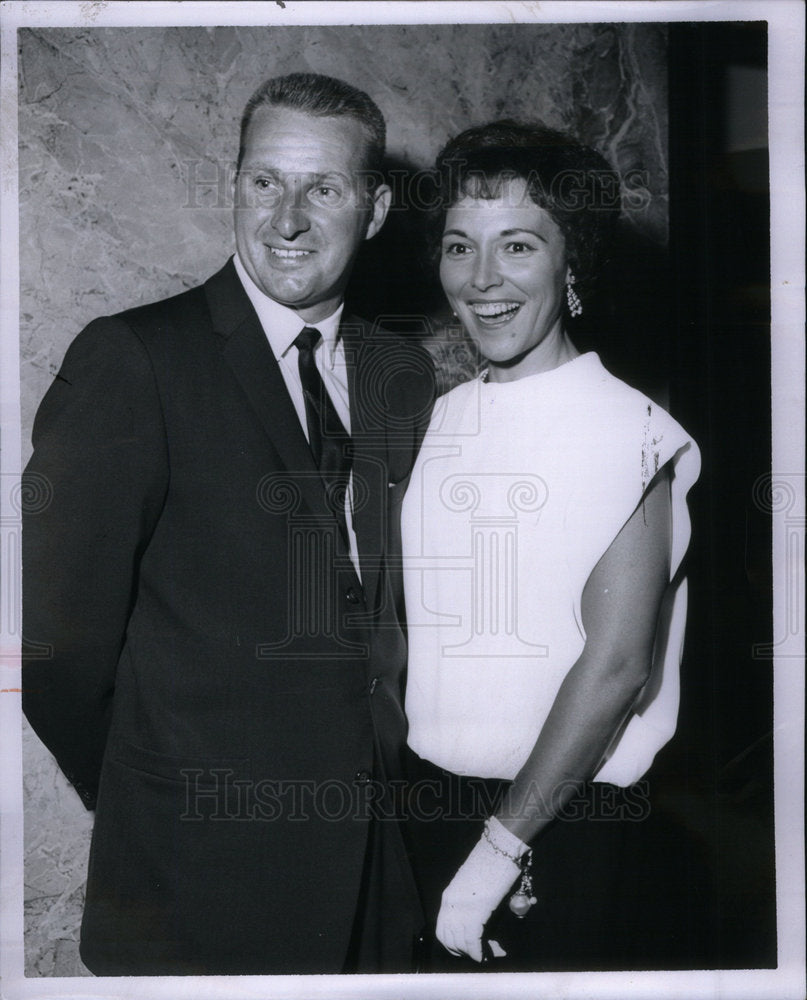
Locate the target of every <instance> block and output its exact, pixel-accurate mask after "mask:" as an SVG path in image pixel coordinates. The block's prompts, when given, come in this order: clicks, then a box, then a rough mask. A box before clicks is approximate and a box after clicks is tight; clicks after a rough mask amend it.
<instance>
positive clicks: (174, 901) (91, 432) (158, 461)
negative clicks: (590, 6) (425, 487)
mask: <svg viewBox="0 0 807 1000" xmlns="http://www.w3.org/2000/svg"><path fill="white" fill-rule="evenodd" d="M384 142H385V126H384V121H383V118H382V116H381V114H380V112H379V111H378V109H377V107H376V106H375V104H373V102H372V101H371V100H370V98H369V97H367V95H366V94H364V93H362V92H360V91H357V90H356V89H355V88H353V87H351V86H349V85H347V84H345V83H343V82H341V81H338V80H333V79H330V78H327V77H322V76H316V75H312V74H293V75H291V76H288V77H281V78H276V79H272V80H269V81H267V83H265V84H264V85H263V86H262V87H261V88H259V90H258V91H257V92H256V93H255V95H254V96H253V97H252V99H251V100H250V102H249V103H248V105H247V108H246V110H245V113H244V117H243V120H242V128H241V146H240V151H239V159H238V169H237V176H236V181H235V190H234V195H235V237H236V248H237V253H236V256H235V258H234V259H231V260H230V261H228V263H227V264H226V265H225V266H224V267H223V268H222V270H221V271H219V272H218V273H217V274H215V275H214V276H213V277H212V278H210V279H209V280H208V281H207V282H205V284H204V285H202V286H201V287H200V288H197V289H193V290H191V291H189V292H185V293H183V294H181V295H178V296H176V297H174V298H171V299H167V300H165V301H162V302H157V303H155V304H152V305H148V306H144V307H141V308H137V309H132V310H129V311H127V312H124V313H122V314H120V315H118V316H114V317H111V318H110V317H108V318H104V319H99V320H96V321H95V322H93V323H91V324H90V325H89V326H88V327H87V328H86V329H85V330H84V331H83V332H82V333H81V334H80V335H79V336H78V338H77V339H76V340H75V341H74V342H73V344H72V345H71V347H70V349H69V350H68V352H67V355H66V357H65V360H64V363H63V366H62V369H61V371H60V373H59V375H58V376H57V378H56V380H55V382H54V384H53V386H52V387H51V389H50V391H49V392H48V394H47V396H46V398H45V400H44V402H43V404H42V406H41V409H40V411H39V413H38V415H37V420H36V423H35V427H34V434H33V440H34V453H33V457H32V459H31V462H30V464H29V466H28V469H27V470H26V474H27V475H40V476H45V477H47V479H48V480H49V481H50V484H51V488H52V493H53V500H52V503H51V504H50V506H49V507H48V508H47V510H45V511H43V512H41V513H38V514H35V515H34V514H32V515H31V516H30V517H29V518H28V520H27V521H26V523H25V525H24V539H25V541H24V553H23V571H24V581H25V582H24V597H23V600H24V634H25V637H26V641H25V663H24V682H23V683H24V695H23V704H24V708H25V712H26V714H27V716H28V718H29V720H30V722H31V724H32V725H33V727H34V729H35V730H36V731H37V733H38V734H39V735H40V737H41V738H42V740H43V741H44V742H45V744H46V745H47V746H48V747H49V748H50V749H51V751H52V752H53V753H54V755H55V756H56V759H57V760H58V762H59V764H60V766H61V767H62V769H63V771H64V772H65V774H66V775H67V777H68V779H69V780H70V781H71V782H72V783H73V785H74V786H75V788H76V790H77V791H78V792H79V794H80V795H81V797H82V799H83V801H84V803H85V805H86V806H87V807H88V808H95V810H96V815H95V826H94V831H93V843H92V849H91V855H90V863H89V872H88V881H87V896H86V904H85V911H84V919H83V922H82V937H81V955H82V958H83V959H84V962H85V963H86V965H87V966H88V967H89V968H90V969H91V970H92V971H93V972H96V973H97V974H101V975H144V974H145V975H148V974H155V975H156V974H192V973H193V974H198V973H202V974H204V973H210V974H214V973H215V974H231V973H253V974H258V973H332V972H340V971H366V972H375V971H392V972H405V971H408V970H409V968H410V960H411V955H412V947H413V941H414V939H415V936H416V934H417V932H418V930H419V924H420V919H421V915H420V913H419V907H418V903H417V899H416V894H415V891H414V888H413V883H412V878H411V872H410V868H409V863H408V860H407V855H406V852H405V850H404V848H403V844H402V841H401V838H400V830H399V828H398V825H397V823H396V822H393V821H390V819H389V817H390V816H391V815H392V813H393V809H392V799H391V789H392V787H393V786H394V784H395V781H396V780H397V778H398V775H399V773H400V772H399V768H400V758H401V755H402V748H403V745H404V739H405V722H404V717H403V713H402V710H401V683H402V671H403V664H404V649H405V647H404V641H403V635H402V631H401V626H400V623H399V621H398V616H397V611H396V609H397V608H399V607H400V579H399V572H400V561H399V549H398V545H399V539H398V525H397V522H396V513H397V511H396V505H397V504H399V503H400V499H401V492H402V490H403V488H404V487H405V483H406V479H407V476H408V474H409V471H410V469H411V465H412V461H413V459H414V455H415V452H416V449H417V446H418V443H419V439H420V436H421V434H422V431H423V429H424V424H425V421H426V419H427V417H428V411H429V408H430V404H431V399H432V391H433V382H432V377H431V366H430V363H429V362H428V359H427V356H426V355H425V354H424V353H423V352H422V351H421V350H420V349H419V348H418V347H416V346H414V345H412V344H409V343H406V342H404V341H401V340H399V339H398V338H395V337H393V336H391V335H389V334H387V333H386V332H384V331H380V330H373V329H371V328H370V326H369V325H368V324H367V323H365V322H364V321H362V320H359V319H356V318H355V317H346V316H344V315H342V305H343V298H344V293H345V287H346V285H347V282H348V278H349V275H350V271H351V268H352V265H353V261H354V258H355V256H356V253H357V251H358V250H359V247H360V246H361V244H362V242H363V241H364V240H365V239H369V238H370V237H372V236H373V235H374V234H375V233H377V232H378V230H379V229H380V227H381V225H382V224H383V222H384V218H385V215H386V213H387V209H388V207H389V201H390V191H389V189H388V188H387V187H386V186H385V185H384V184H382V183H380V182H379V172H378V168H379V165H380V161H381V158H382V156H383V152H384ZM390 511H393V514H392V515H390V514H389V512H390ZM396 557H398V562H397V568H396Z"/></svg>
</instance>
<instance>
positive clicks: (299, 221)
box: [271, 189, 311, 240]
mask: <svg viewBox="0 0 807 1000" xmlns="http://www.w3.org/2000/svg"><path fill="white" fill-rule="evenodd" d="M271 222H272V228H273V229H274V230H275V231H276V232H277V233H279V234H280V235H281V236H282V237H283V239H284V240H293V239H294V237H295V236H299V235H300V233H304V232H307V230H309V229H310V228H311V222H310V220H309V218H308V215H307V213H306V211H305V207H304V206H303V203H302V197H301V193H300V192H297V191H294V190H288V189H287V190H286V191H284V192H283V195H282V196H281V198H280V200H279V201H278V203H277V205H276V206H275V210H274V212H273V213H272V217H271Z"/></svg>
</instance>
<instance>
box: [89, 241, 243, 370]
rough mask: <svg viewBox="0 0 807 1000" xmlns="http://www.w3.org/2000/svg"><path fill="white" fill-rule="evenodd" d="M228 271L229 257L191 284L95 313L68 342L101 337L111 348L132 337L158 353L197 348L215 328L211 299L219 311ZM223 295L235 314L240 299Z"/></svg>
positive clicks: (228, 274)
mask: <svg viewBox="0 0 807 1000" xmlns="http://www.w3.org/2000/svg"><path fill="white" fill-rule="evenodd" d="M230 271H232V273H233V274H234V273H235V272H234V269H233V268H232V262H231V261H228V263H227V264H225V265H224V267H223V268H222V269H221V270H220V271H218V272H217V273H216V274H214V275H212V276H211V277H210V278H208V279H207V280H206V281H204V282H202V283H201V284H199V285H196V286H195V287H193V288H188V289H186V290H184V291H182V292H178V293H176V294H175V295H170V296H168V297H166V298H162V299H156V300H155V301H153V302H147V303H145V304H144V305H138V306H133V307H130V308H128V309H124V310H122V311H121V312H117V313H114V314H112V315H107V316H101V317H98V318H97V319H95V320H93V321H92V322H91V323H89V324H88V325H87V326H86V327H85V328H84V330H82V332H81V333H80V334H79V336H78V337H77V338H76V340H75V341H74V342H73V345H71V346H73V347H74V348H75V349H80V347H81V345H82V343H83V344H87V343H93V342H95V341H97V340H100V341H103V342H104V343H105V344H106V347H107V349H108V350H111V351H113V352H114V351H117V350H119V349H120V345H121V343H122V342H124V341H129V340H131V341H133V342H135V343H137V342H139V344H140V345H141V347H145V348H146V350H147V352H149V353H151V351H152V349H157V348H159V350H160V352H161V353H164V352H165V351H169V352H170V351H171V349H172V347H175V348H176V349H177V350H179V351H180V352H187V351H188V349H189V347H191V346H192V347H194V348H198V347H199V346H201V341H202V340H203V339H204V337H205V335H206V334H211V333H212V332H213V330H214V327H215V318H214V316H213V313H212V310H211V301H213V302H215V303H216V307H217V308H218V309H219V311H220V308H221V307H220V302H219V300H220V299H221V298H222V295H221V294H219V293H220V291H221V290H220V288H219V286H220V285H221V284H222V282H224V283H225V284H226V285H227V290H229V288H230V286H229V284H228V279H229V278H230ZM236 280H237V279H236ZM224 298H225V299H227V298H229V299H230V300H231V301H232V310H233V314H236V313H237V312H238V308H240V306H241V303H240V301H239V302H235V301H233V299H234V296H233V295H232V294H230V295H225V296H224Z"/></svg>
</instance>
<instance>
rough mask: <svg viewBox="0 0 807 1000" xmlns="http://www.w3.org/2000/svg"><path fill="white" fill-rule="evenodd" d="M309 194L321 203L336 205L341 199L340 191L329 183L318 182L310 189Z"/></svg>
mask: <svg viewBox="0 0 807 1000" xmlns="http://www.w3.org/2000/svg"><path fill="white" fill-rule="evenodd" d="M311 195H312V197H313V199H314V200H315V201H317V202H319V203H320V204H321V205H328V206H333V205H338V204H339V203H340V202H341V200H342V192H341V191H340V190H339V188H336V187H331V185H330V184H319V185H318V186H317V187H315V188H314V189H313V190H312V192H311Z"/></svg>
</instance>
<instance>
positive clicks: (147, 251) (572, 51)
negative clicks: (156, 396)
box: [19, 24, 667, 976]
mask: <svg viewBox="0 0 807 1000" xmlns="http://www.w3.org/2000/svg"><path fill="white" fill-rule="evenodd" d="M19 51H20V101H19V130H20V265H21V282H20V312H21V329H20V350H21V365H22V433H23V441H24V444H23V455H24V457H27V455H28V454H29V451H30V445H29V440H30V429H31V423H32V419H33V415H34V413H35V411H36V407H37V406H38V404H39V401H40V399H41V398H42V395H43V394H44V392H45V390H46V389H47V386H48V385H49V383H50V381H51V379H52V376H53V374H54V373H55V372H56V370H57V369H58V366H59V364H60V362H61V359H62V356H63V355H64V352H65V350H66V348H67V345H68V344H69V342H70V341H71V340H72V338H73V337H74V336H75V335H76V334H77V333H78V331H79V330H80V329H81V328H82V327H83V326H84V325H85V324H86V323H87V322H88V321H89V320H90V319H92V318H93V317H94V316H97V315H101V314H105V313H110V312H114V311H117V310H119V309H122V308H126V307H129V306H132V305H136V304H138V303H142V302H147V301H150V300H153V299H156V298H161V297H163V296H166V295H170V294H173V293H175V292H178V291H181V290H182V289H184V288H188V287H191V286H193V285H195V284H197V283H198V282H200V281H202V280H204V278H206V277H207V276H208V275H209V274H210V273H212V272H213V271H214V270H216V269H217V268H218V267H219V266H220V265H221V264H222V263H223V262H224V260H225V259H226V257H227V255H228V254H229V253H231V252H232V248H233V241H232V231H231V230H232V225H231V204H230V200H229V176H230V170H231V167H232V163H233V160H234V157H235V155H236V152H237V126H238V119H239V116H240V112H241V108H242V106H243V104H244V102H245V101H246V99H247V98H248V97H249V95H250V93H251V92H252V90H253V89H254V88H255V86H257V84H258V83H259V82H261V81H262V80H263V79H265V78H266V77H267V76H271V75H275V74H280V73H287V72H293V71H298V70H304V71H314V72H320V73H326V74H330V75H333V76H338V77H342V78H344V79H347V80H349V81H350V82H352V83H354V84H355V85H357V86H359V87H361V88H363V89H365V90H367V91H368V92H369V93H370V94H371V95H372V96H373V97H374V98H375V99H376V101H377V102H378V104H379V106H380V107H381V109H382V111H383V112H384V114H385V116H386V118H387V122H388V126H389V144H388V145H389V153H390V155H391V157H393V158H394V160H395V161H397V162H398V163H401V164H403V165H405V167H406V168H407V169H410V170H417V169H419V168H422V167H425V166H427V165H429V164H430V163H431V161H432V159H433V157H434V154H435V152H436V151H437V149H438V148H439V147H440V146H441V144H442V143H443V142H444V141H445V140H446V139H447V138H448V137H449V136H450V135H452V134H455V133H456V132H458V131H460V130H461V129H463V128H465V127H467V126H468V125H471V124H474V123H479V122H482V121H486V120H489V119H492V118H496V117H503V116H510V117H516V118H521V119H540V120H543V121H544V122H546V123H547V124H548V125H551V126H554V127H558V128H563V129H568V130H571V131H573V132H575V133H577V134H578V135H579V136H580V137H581V138H582V139H584V140H586V141H588V142H589V143H591V144H592V145H594V146H596V147H597V148H598V149H599V150H600V151H601V152H602V153H604V154H605V155H606V157H607V158H608V159H609V160H610V161H611V163H612V164H613V165H614V166H615V167H617V168H618V169H619V170H620V172H621V173H622V174H623V176H626V175H627V174H628V173H629V172H631V171H634V172H635V171H640V172H641V177H642V178H643V185H644V187H645V188H646V194H645V195H644V196H643V197H642V198H640V199H635V200H632V202H631V203H629V204H626V205H625V220H624V226H625V227H626V228H627V230H628V231H630V232H632V233H634V234H636V236H637V238H640V239H641V240H642V241H644V242H645V243H646V244H647V245H652V246H654V247H657V248H663V247H664V245H665V244H666V233H667V168H666V165H667V92H666V32H665V28H664V26H663V25H658V24H642V25H630V24H622V25H609V24H598V25H591V24H565V25H534V24H533V25H517V24H513V25H475V26H469V25H437V26H383V27H381V26H356V27H307V28H279V27H266V28H244V27H229V28H228V27H220V28H195V29H189V28H174V29H162V28H151V29H149V28H115V29H28V30H24V31H21V32H20V35H19ZM634 176H635V175H634ZM402 281H403V285H402ZM396 288H397V295H398V297H399V298H400V295H401V289H402V288H403V292H404V293H411V294H412V295H413V297H414V298H417V296H416V290H415V289H408V288H407V286H406V276H404V277H403V278H401V277H400V276H399V277H398V281H397V284H396ZM24 746H25V777H24V781H25V793H26V816H25V822H26V830H25V834H26V842H25V844H26V869H25V898H26V959H27V970H28V974H29V975H32V976H37V975H39V976H48V975H81V974H86V970H84V969H83V966H82V965H81V962H80V960H79V958H78V953H77V946H76V941H77V936H78V926H79V921H80V915H81V904H82V894H83V882H84V876H85V870H86V858H87V849H88V841H89V834H90V830H91V825H92V820H91V816H90V815H89V814H86V813H85V812H84V810H83V807H82V806H81V805H80V803H79V800H78V797H77V796H76V795H75V794H74V793H73V792H72V790H71V789H70V788H69V786H67V784H66V782H65V781H64V779H63V778H62V777H61V775H60V773H59V772H58V771H57V770H56V768H55V766H54V764H53V762H52V760H51V758H50V757H49V755H48V754H47V752H46V751H45V750H44V748H43V747H42V746H41V744H39V742H38V740H37V739H36V737H35V736H33V734H31V733H30V732H29V731H28V730H26V732H25V734H24Z"/></svg>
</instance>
